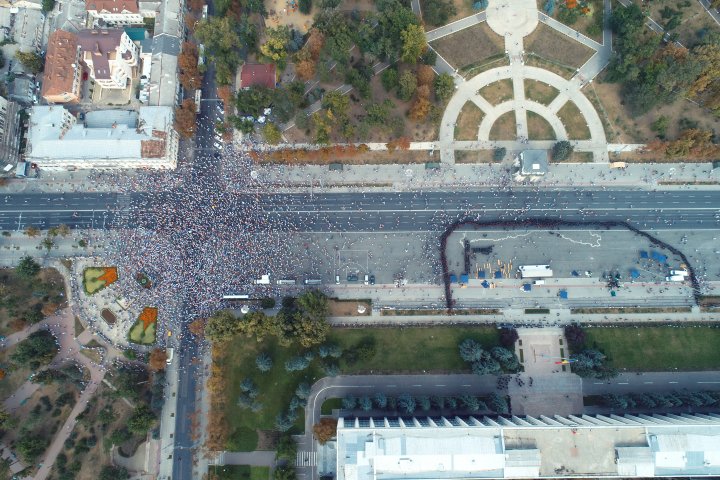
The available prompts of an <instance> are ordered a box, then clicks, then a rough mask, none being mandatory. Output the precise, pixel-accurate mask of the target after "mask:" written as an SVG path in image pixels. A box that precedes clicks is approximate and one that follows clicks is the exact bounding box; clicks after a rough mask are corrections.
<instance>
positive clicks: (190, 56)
mask: <svg viewBox="0 0 720 480" xmlns="http://www.w3.org/2000/svg"><path fill="white" fill-rule="evenodd" d="M178 67H179V68H180V83H181V84H182V86H183V88H185V89H186V90H195V89H196V88H199V87H200V83H201V80H202V79H201V77H200V70H199V69H198V49H197V47H196V46H195V44H194V43H190V42H183V44H182V50H181V51H180V55H179V56H178Z"/></svg>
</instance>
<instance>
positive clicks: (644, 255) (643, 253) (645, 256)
mask: <svg viewBox="0 0 720 480" xmlns="http://www.w3.org/2000/svg"><path fill="white" fill-rule="evenodd" d="M640 258H648V253H647V252H646V251H645V250H640Z"/></svg>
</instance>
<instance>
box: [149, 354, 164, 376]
mask: <svg viewBox="0 0 720 480" xmlns="http://www.w3.org/2000/svg"><path fill="white" fill-rule="evenodd" d="M166 365H167V353H165V350H163V349H162V348H156V349H154V350H153V351H152V352H150V359H149V360H148V366H149V367H150V370H152V371H154V372H159V371H160V370H165V366H166Z"/></svg>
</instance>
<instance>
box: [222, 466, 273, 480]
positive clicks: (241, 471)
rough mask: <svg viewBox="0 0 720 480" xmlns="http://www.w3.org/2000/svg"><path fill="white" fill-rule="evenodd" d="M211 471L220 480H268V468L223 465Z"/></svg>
mask: <svg viewBox="0 0 720 480" xmlns="http://www.w3.org/2000/svg"><path fill="white" fill-rule="evenodd" d="M212 471H213V473H214V474H215V475H216V477H217V478H218V479H220V480H268V479H269V478H270V467H255V466H250V465H223V466H221V467H215V466H214V467H212Z"/></svg>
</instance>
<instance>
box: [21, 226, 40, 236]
mask: <svg viewBox="0 0 720 480" xmlns="http://www.w3.org/2000/svg"><path fill="white" fill-rule="evenodd" d="M25 235H27V236H28V237H30V238H34V237H37V236H38V235H40V229H39V228H37V227H33V226H32V225H28V227H27V228H26V229H25Z"/></svg>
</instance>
